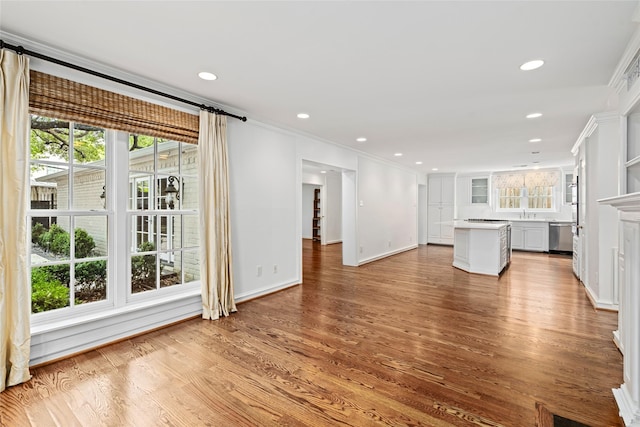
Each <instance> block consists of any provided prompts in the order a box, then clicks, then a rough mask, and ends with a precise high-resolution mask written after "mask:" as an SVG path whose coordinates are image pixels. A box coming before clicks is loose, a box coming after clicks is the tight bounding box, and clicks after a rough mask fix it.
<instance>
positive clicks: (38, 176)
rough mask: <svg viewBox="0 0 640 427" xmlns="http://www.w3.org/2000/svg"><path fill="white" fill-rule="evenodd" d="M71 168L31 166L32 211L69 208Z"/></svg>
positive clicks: (43, 165) (63, 166)
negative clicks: (69, 172)
mask: <svg viewBox="0 0 640 427" xmlns="http://www.w3.org/2000/svg"><path fill="white" fill-rule="evenodd" d="M68 170H69V168H68V167H67V166H65V165H59V166H58V165H56V166H51V165H45V164H42V163H37V162H36V163H32V164H31V173H30V178H31V209H68V208H69V174H68Z"/></svg>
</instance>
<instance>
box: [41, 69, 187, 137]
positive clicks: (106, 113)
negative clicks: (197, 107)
mask: <svg viewBox="0 0 640 427" xmlns="http://www.w3.org/2000/svg"><path fill="white" fill-rule="evenodd" d="M29 110H30V112H31V113H34V114H38V115H42V116H48V117H55V118H60V119H64V120H71V121H75V122H80V123H83V124H88V125H93V126H99V127H104V128H108V129H116V130H122V131H126V132H131V133H136V134H142V135H149V136H155V137H158V138H167V139H170V140H173V141H181V142H189V143H192V144H197V143H198V131H199V118H198V115H194V114H189V113H185V112H182V111H178V110H173V109H171V108H167V107H163V106H161V105H157V104H152V103H150V102H146V101H142V100H139V99H135V98H131V97H129V96H125V95H120V94H117V93H114V92H109V91H107V90H103V89H98V88H95V87H92V86H87V85H85V84H82V83H78V82H74V81H71V80H67V79H63V78H60V77H56V76H52V75H50V74H45V73H40V72H38V71H33V70H31V84H30V86H29Z"/></svg>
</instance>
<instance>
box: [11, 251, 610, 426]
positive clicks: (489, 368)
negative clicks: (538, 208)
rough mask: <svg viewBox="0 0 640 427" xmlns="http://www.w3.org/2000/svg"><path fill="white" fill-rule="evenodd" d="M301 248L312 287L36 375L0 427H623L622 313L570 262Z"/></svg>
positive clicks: (15, 392)
mask: <svg viewBox="0 0 640 427" xmlns="http://www.w3.org/2000/svg"><path fill="white" fill-rule="evenodd" d="M303 248H304V251H303V261H304V267H303V269H304V283H303V284H302V285H300V286H296V287H293V288H290V289H287V290H284V291H281V292H278V293H275V294H272V295H268V296H265V297H262V298H259V299H256V300H252V301H249V302H246V303H243V304H241V305H240V306H239V311H238V312H237V313H234V314H233V315H232V316H230V317H227V318H223V319H220V320H219V321H216V322H211V321H203V320H200V319H195V320H190V321H187V322H184V323H180V324H177V325H174V326H171V327H168V328H165V329H162V330H158V331H154V332H151V333H149V334H146V335H142V336H138V337H135V338H132V339H130V340H126V341H122V342H119V343H116V344H114V345H111V346H107V347H103V348H100V349H98V350H95V351H92V352H88V353H85V354H82V355H78V356H76V357H73V358H69V359H66V360H63V361H59V362H57V363H53V364H51V365H47V366H43V367H40V368H38V369H34V370H33V371H32V374H33V376H34V378H33V379H32V380H31V381H30V382H28V383H26V384H22V385H19V386H15V387H11V388H9V389H8V390H6V391H5V392H4V393H2V394H1V395H0V425H3V426H4V425H6V426H12V427H13V426H48V425H56V424H57V425H60V424H61V423H65V422H66V425H90V426H94V425H105V426H107V425H108V426H113V425H118V426H136V427H137V426H156V425H174V426H197V425H234V426H256V425H260V426H262V425H265V426H267V425H287V426H304V425H309V426H332V425H352V426H364V425H394V426H399V425H411V426H418V425H425V426H478V425H479V426H490V427H499V426H518V427H519V426H534V425H535V424H536V416H537V409H536V403H538V404H539V406H540V405H544V407H545V408H548V409H549V410H550V411H552V412H553V413H560V414H563V416H566V417H570V418H573V419H575V420H576V421H579V422H582V423H584V424H588V425H591V426H594V427H597V426H611V425H619V424H618V423H619V418H618V411H617V408H616V404H615V401H614V399H613V396H612V393H611V388H615V387H618V386H619V385H620V383H621V381H622V357H621V355H620V353H619V352H618V350H617V349H616V347H615V345H614V344H613V342H612V335H611V332H612V331H613V330H615V329H616V328H617V326H616V323H617V314H616V313H613V312H607V311H596V310H594V309H593V307H592V306H591V304H590V303H589V301H588V299H587V297H586V295H585V291H584V288H583V286H582V284H580V282H579V281H577V280H576V279H575V277H574V276H573V274H572V271H571V258H570V257H567V256H556V255H548V254H535V253H525V252H516V253H514V255H513V260H512V264H511V266H510V267H509V268H508V269H507V270H506V272H505V273H504V274H503V275H501V276H500V277H499V278H496V277H491V276H481V275H474V274H468V273H465V272H463V271H460V270H458V269H455V268H453V267H452V266H451V262H452V249H451V248H450V247H441V246H431V245H430V246H420V247H419V248H418V249H416V250H412V251H408V252H405V253H402V254H399V255H395V256H392V257H389V258H385V259H382V260H379V261H376V262H373V263H369V264H366V265H363V266H361V267H345V266H342V263H341V245H339V244H338V245H329V246H321V245H320V244H319V243H312V242H309V241H305V242H304V243H303Z"/></svg>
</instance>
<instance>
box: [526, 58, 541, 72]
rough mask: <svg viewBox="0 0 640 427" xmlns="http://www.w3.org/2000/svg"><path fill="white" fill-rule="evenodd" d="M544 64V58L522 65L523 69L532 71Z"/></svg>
mask: <svg viewBox="0 0 640 427" xmlns="http://www.w3.org/2000/svg"><path fill="white" fill-rule="evenodd" d="M543 65H544V61H543V60H542V59H534V60H533V61H529V62H525V63H524V64H522V65H521V66H520V69H521V70H522V71H531V70H536V69H538V68H540V67H542V66H543Z"/></svg>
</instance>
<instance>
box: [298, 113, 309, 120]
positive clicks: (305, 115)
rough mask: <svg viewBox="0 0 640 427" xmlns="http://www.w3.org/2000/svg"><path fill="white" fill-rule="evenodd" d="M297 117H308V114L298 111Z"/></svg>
mask: <svg viewBox="0 0 640 427" xmlns="http://www.w3.org/2000/svg"><path fill="white" fill-rule="evenodd" d="M298 118H299V119H308V118H309V115H308V114H307V113H298Z"/></svg>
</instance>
